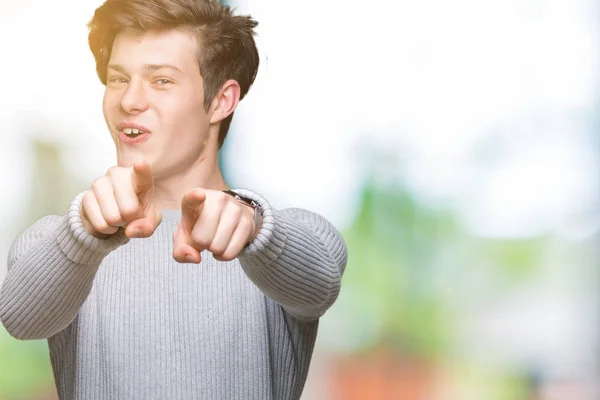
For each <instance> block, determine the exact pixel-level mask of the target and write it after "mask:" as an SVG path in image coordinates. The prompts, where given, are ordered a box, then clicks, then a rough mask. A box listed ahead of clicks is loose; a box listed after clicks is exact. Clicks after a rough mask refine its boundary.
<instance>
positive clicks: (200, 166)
mask: <svg viewBox="0 0 600 400" xmlns="http://www.w3.org/2000/svg"><path fill="white" fill-rule="evenodd" d="M194 188H203V189H211V190H226V189H228V186H227V184H226V183H225V180H224V179H223V175H222V174H221V170H220V169H219V163H218V155H217V153H216V152H215V156H205V155H203V156H202V157H201V158H200V159H199V160H198V161H197V162H195V163H194V164H192V165H190V166H189V167H188V168H186V169H185V170H182V171H179V172H178V173H177V174H170V175H169V176H166V177H164V178H156V179H155V181H154V201H155V204H156V207H157V208H158V209H159V210H176V209H177V210H178V209H180V208H181V199H182V198H183V196H184V195H185V194H186V193H187V192H188V191H190V190H191V189H194Z"/></svg>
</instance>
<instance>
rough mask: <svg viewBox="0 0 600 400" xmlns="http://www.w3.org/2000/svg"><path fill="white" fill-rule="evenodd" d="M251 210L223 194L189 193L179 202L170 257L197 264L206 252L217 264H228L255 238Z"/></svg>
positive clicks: (204, 191)
mask: <svg viewBox="0 0 600 400" xmlns="http://www.w3.org/2000/svg"><path fill="white" fill-rule="evenodd" d="M254 225H255V224H254V210H253V209H252V208H251V207H249V206H246V205H244V204H242V203H240V202H239V201H237V200H235V199H234V198H233V197H232V196H230V195H229V194H227V193H224V192H222V191H218V190H206V189H193V190H191V191H190V192H188V193H187V194H186V195H185V196H184V197H183V200H182V201H181V222H180V223H179V226H178V227H177V230H176V231H175V234H174V243H173V257H174V258H175V260H176V261H178V262H181V263H199V262H200V261H201V255H200V254H201V253H202V251H204V250H208V251H210V252H211V253H212V254H213V256H214V258H215V259H216V260H219V261H231V260H233V259H234V258H236V257H237V256H238V255H239V254H240V252H241V251H242V250H243V249H244V247H245V246H246V245H247V244H248V243H249V242H251V241H252V240H253V239H254V238H255V237H256V235H257V234H258V231H259V227H255V226H254Z"/></svg>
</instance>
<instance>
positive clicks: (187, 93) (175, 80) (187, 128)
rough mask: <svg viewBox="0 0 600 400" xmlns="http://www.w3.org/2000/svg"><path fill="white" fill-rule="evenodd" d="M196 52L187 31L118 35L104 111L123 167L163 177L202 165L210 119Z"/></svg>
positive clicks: (108, 75) (108, 74)
mask: <svg viewBox="0 0 600 400" xmlns="http://www.w3.org/2000/svg"><path fill="white" fill-rule="evenodd" d="M196 52H197V41H196V39H195V38H194V37H193V36H191V34H189V33H185V32H181V31H176V30H173V31H167V32H160V33H157V32H146V33H144V34H137V35H136V34H131V33H120V34H119V35H117V37H116V38H115V41H114V44H113V48H112V53H111V57H110V61H109V65H108V71H107V83H106V90H105V92H104V101H103V111H104V118H105V120H106V123H107V125H108V128H109V130H110V133H111V136H112V138H113V140H114V142H115V145H116V148H117V163H118V165H119V166H131V165H132V164H133V163H135V162H137V161H147V162H148V163H150V165H152V167H153V172H154V175H155V177H157V178H161V177H165V176H169V175H172V174H176V173H177V172H180V171H183V170H186V169H188V168H189V167H190V166H191V165H192V164H194V163H195V162H199V160H200V158H201V157H200V156H201V153H202V151H203V149H204V148H205V145H204V143H205V141H206V140H207V138H208V128H209V125H210V123H209V121H210V118H209V116H208V115H207V112H206V110H205V108H204V86H203V80H202V76H201V75H200V70H199V68H198V64H197V62H196ZM136 129H137V131H136ZM138 132H139V133H138Z"/></svg>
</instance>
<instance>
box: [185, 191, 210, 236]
mask: <svg viewBox="0 0 600 400" xmlns="http://www.w3.org/2000/svg"><path fill="white" fill-rule="evenodd" d="M205 200H206V193H205V192H204V191H203V190H202V189H194V190H191V191H189V192H188V193H186V194H185V195H184V196H183V199H181V216H182V219H183V222H184V227H185V229H186V231H188V232H187V233H191V232H192V230H193V229H194V225H195V224H196V221H197V220H198V217H199V216H200V213H201V212H202V209H203V208H204V201H205Z"/></svg>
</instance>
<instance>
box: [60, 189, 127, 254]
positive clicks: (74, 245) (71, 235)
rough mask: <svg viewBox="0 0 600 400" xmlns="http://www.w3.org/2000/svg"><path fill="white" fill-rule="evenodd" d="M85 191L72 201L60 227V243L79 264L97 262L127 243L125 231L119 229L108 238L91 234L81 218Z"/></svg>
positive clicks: (66, 252) (62, 248)
mask: <svg viewBox="0 0 600 400" xmlns="http://www.w3.org/2000/svg"><path fill="white" fill-rule="evenodd" d="M84 194H85V192H81V193H79V194H78V195H77V196H76V197H75V198H74V199H73V201H72V202H71V205H70V206H69V211H68V212H67V215H65V217H64V220H63V223H62V224H61V225H60V227H59V228H58V233H57V238H56V240H57V241H58V245H59V246H60V248H61V250H62V251H63V252H64V253H65V255H66V256H67V258H69V259H70V260H72V261H73V262H76V263H79V264H97V263H99V262H100V261H102V259H103V258H104V257H106V256H107V255H108V254H109V253H110V252H111V251H113V250H115V249H116V248H118V247H119V246H121V245H123V244H125V243H127V242H128V241H129V238H128V237H127V236H125V231H124V230H123V229H119V230H118V231H117V232H116V233H114V234H113V235H111V236H109V237H108V238H106V239H99V238H97V237H94V236H92V235H90V234H89V233H88V232H87V231H86V230H85V228H84V226H83V222H82V220H81V201H82V199H83V196H84Z"/></svg>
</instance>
